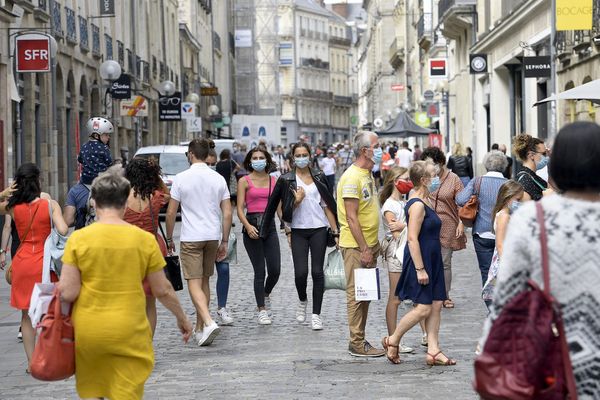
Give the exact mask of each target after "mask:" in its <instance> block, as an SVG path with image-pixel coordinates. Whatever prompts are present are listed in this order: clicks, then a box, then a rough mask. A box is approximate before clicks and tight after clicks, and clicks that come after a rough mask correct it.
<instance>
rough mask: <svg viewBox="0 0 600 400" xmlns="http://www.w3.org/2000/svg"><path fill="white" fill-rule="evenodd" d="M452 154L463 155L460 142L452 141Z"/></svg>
mask: <svg viewBox="0 0 600 400" xmlns="http://www.w3.org/2000/svg"><path fill="white" fill-rule="evenodd" d="M452 155H453V156H457V157H458V156H464V155H465V152H464V150H463V148H462V145H461V144H460V143H454V146H452Z"/></svg>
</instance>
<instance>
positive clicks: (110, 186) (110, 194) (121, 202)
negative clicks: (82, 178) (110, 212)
mask: <svg viewBox="0 0 600 400" xmlns="http://www.w3.org/2000/svg"><path fill="white" fill-rule="evenodd" d="M123 175H124V169H123V168H122V167H121V166H118V165H115V166H113V167H110V168H109V169H108V170H106V172H103V173H101V174H100V175H98V177H96V179H94V181H93V182H92V199H94V204H95V206H96V208H117V209H119V208H124V207H125V205H126V204H127V198H128V197H129V191H130V190H131V185H130V183H129V181H128V180H127V179H125V177H124V176H123Z"/></svg>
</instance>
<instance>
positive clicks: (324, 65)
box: [300, 58, 329, 70]
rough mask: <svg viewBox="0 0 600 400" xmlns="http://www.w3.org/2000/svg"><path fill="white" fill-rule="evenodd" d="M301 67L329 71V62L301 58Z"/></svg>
mask: <svg viewBox="0 0 600 400" xmlns="http://www.w3.org/2000/svg"><path fill="white" fill-rule="evenodd" d="M300 65H302V66H303V67H313V68H318V69H326V70H329V62H327V61H323V60H321V59H319V58H301V59H300Z"/></svg>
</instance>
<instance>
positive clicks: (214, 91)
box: [200, 86, 219, 96]
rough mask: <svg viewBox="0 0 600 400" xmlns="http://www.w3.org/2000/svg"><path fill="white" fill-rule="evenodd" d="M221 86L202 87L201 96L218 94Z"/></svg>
mask: <svg viewBox="0 0 600 400" xmlns="http://www.w3.org/2000/svg"><path fill="white" fill-rule="evenodd" d="M218 95H219V88H218V87H214V86H211V87H203V88H200V96H218Z"/></svg>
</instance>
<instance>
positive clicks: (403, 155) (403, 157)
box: [396, 142, 413, 168]
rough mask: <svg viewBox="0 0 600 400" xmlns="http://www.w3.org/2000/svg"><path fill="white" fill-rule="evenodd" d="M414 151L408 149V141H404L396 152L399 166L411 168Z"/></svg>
mask: <svg viewBox="0 0 600 400" xmlns="http://www.w3.org/2000/svg"><path fill="white" fill-rule="evenodd" d="M412 160H413V153H412V151H410V150H409V149H408V142H402V148H401V149H400V150H398V152H397V153H396V164H398V166H399V167H403V168H410V164H411V162H412Z"/></svg>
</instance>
